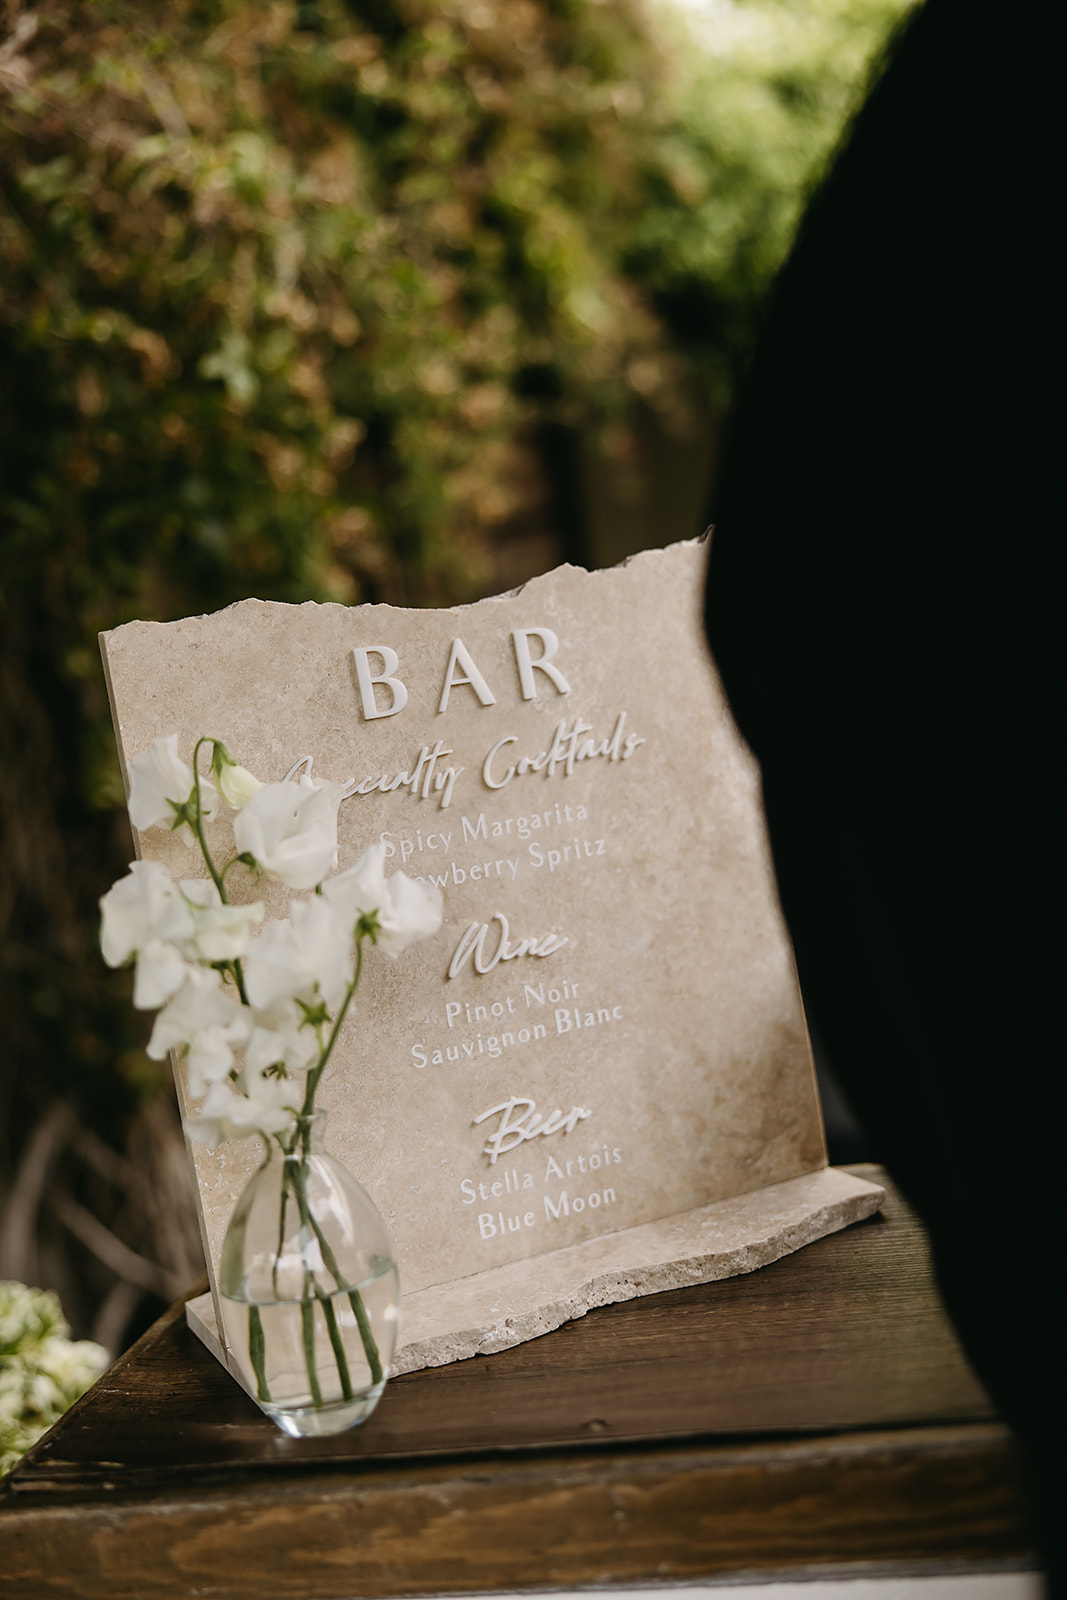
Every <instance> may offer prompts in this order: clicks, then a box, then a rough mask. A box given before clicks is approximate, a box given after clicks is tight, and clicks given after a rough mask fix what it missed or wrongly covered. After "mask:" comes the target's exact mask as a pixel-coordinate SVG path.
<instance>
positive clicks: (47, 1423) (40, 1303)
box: [0, 1283, 108, 1477]
mask: <svg viewBox="0 0 1067 1600" xmlns="http://www.w3.org/2000/svg"><path fill="white" fill-rule="evenodd" d="M69 1333H70V1329H69V1328H68V1327H67V1324H66V1322H65V1321H64V1320H63V1313H62V1311H61V1310H60V1308H59V1301H58V1300H57V1299H56V1297H55V1295H54V1294H48V1293H47V1292H46V1291H45V1290H43V1289H28V1288H27V1287H26V1285H25V1284H22V1283H0V1477H2V1476H3V1475H4V1473H5V1472H9V1471H10V1470H11V1468H12V1467H13V1466H14V1465H15V1462H16V1461H17V1460H18V1459H19V1457H20V1456H22V1455H24V1454H25V1453H26V1451H27V1450H28V1449H29V1448H30V1446H31V1445H32V1444H36V1442H37V1440H38V1439H39V1438H40V1437H41V1435H42V1434H43V1433H45V1432H46V1431H47V1429H49V1428H50V1427H51V1426H52V1424H53V1422H55V1421H56V1420H57V1418H59V1417H61V1416H62V1415H63V1413H64V1411H66V1409H67V1407H68V1406H70V1405H73V1403H74V1401H75V1400H77V1398H78V1396H79V1395H82V1394H84V1393H85V1391H86V1389H88V1387H89V1385H90V1384H91V1383H94V1382H95V1381H96V1379H97V1378H98V1377H99V1376H100V1374H101V1372H103V1370H104V1368H105V1367H106V1366H107V1364H108V1354H107V1351H106V1350H104V1349H102V1348H101V1346H100V1345H98V1344H93V1343H92V1342H91V1341H90V1340H88V1339H82V1340H78V1341H77V1342H76V1343H72V1342H71V1340H70V1339H69V1338H68V1334H69Z"/></svg>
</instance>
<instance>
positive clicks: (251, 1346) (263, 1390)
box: [248, 1306, 270, 1403]
mask: <svg viewBox="0 0 1067 1600" xmlns="http://www.w3.org/2000/svg"><path fill="white" fill-rule="evenodd" d="M248 1355H249V1359H250V1360H251V1362H252V1371H253V1372H254V1373H255V1375H256V1394H257V1396H258V1398H259V1399H260V1400H266V1401H267V1402H268V1403H269V1402H270V1388H269V1387H268V1384H267V1344H266V1340H265V1339H264V1337H263V1318H262V1317H261V1316H260V1314H259V1307H258V1306H249V1308H248Z"/></svg>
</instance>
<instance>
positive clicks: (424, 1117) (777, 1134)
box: [102, 542, 826, 1338]
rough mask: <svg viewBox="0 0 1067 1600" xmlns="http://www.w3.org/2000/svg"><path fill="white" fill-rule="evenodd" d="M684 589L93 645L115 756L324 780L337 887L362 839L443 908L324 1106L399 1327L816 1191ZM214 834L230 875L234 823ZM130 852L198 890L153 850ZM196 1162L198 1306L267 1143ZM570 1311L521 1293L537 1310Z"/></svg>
mask: <svg viewBox="0 0 1067 1600" xmlns="http://www.w3.org/2000/svg"><path fill="white" fill-rule="evenodd" d="M703 567H704V551H703V548H702V547H701V546H700V545H699V544H698V543H696V542H694V543H692V544H688V545H677V546H674V547H673V548H671V549H669V550H656V551H648V552H646V553H645V554H644V555H642V556H638V557H635V558H634V559H633V560H632V561H631V562H629V563H628V564H627V565H626V566H625V567H621V568H616V569H614V570H612V571H609V572H594V573H586V572H582V571H580V570H576V569H573V568H568V567H565V568H561V569H559V570H558V571H556V572H552V573H549V574H547V575H546V576H545V577H543V578H538V579H535V580H534V581H533V582H531V583H529V584H527V585H526V586H525V588H523V589H522V590H520V591H517V592H516V593H514V594H508V595H502V596H499V597H497V598H495V599H491V600H485V601H481V602H479V603H478V604H477V605H473V606H468V607H460V608H456V609H453V610H440V611H403V610H397V609H395V608H391V607H388V606H364V607H355V608H349V607H344V606H337V605H328V606H318V605H313V604H307V605H301V606H287V605H280V604H267V603H264V602H261V601H256V600H247V601H243V602H241V603H240V604H238V605H235V606H232V607H230V608H229V609H228V610H226V611H223V612H220V613H218V614H216V615H213V616H206V617H194V618H188V619H185V620H184V621H181V622H174V623H168V624H158V623H131V624H128V625H127V626H126V627H123V628H120V629H117V630H116V631H115V632H114V633H111V634H107V635H104V636H103V639H102V646H103V651H104V659H105V664H106V667H107V672H108V681H109V688H110V692H111V696H112V705H113V710H114V715H115V723H116V728H117V730H118V735H119V744H120V749H121V752H122V756H123V760H124V763H125V762H127V761H128V760H129V759H130V758H132V757H133V756H134V755H136V754H137V753H138V752H139V751H140V750H142V749H144V748H145V747H146V746H147V745H148V744H149V743H150V741H151V740H152V739H154V738H156V737H157V736H159V735H161V734H167V733H171V732H176V733H177V734H178V741H179V748H180V749H181V750H182V752H183V753H185V754H186V755H188V754H190V753H191V751H192V747H193V745H194V742H195V740H196V739H197V737H198V736H200V735H201V734H209V735H214V736H216V737H219V738H222V739H224V740H225V741H226V743H227V745H228V746H229V748H230V750H231V751H232V752H233V754H234V756H235V757H236V759H237V760H238V761H240V762H241V763H242V764H244V765H246V766H248V767H250V768H251V770H252V771H253V772H255V773H256V774H257V775H258V776H259V777H261V778H264V779H268V780H278V779H281V778H283V777H284V776H285V775H286V773H288V772H289V771H290V770H291V769H292V768H293V767H294V765H295V764H296V763H297V762H299V761H300V760H301V759H302V758H307V757H310V758H312V759H313V762H314V766H313V771H314V773H315V774H316V775H317V776H321V777H325V778H330V779H333V780H337V781H343V780H346V779H351V780H352V783H351V791H352V792H351V794H350V797H349V798H348V799H347V800H346V801H345V802H344V803H343V805H342V807H341V815H340V824H339V842H340V859H339V865H340V867H341V868H344V867H347V866H348V865H350V864H351V863H352V862H353V861H354V860H355V859H356V857H357V856H358V855H359V853H360V852H361V851H362V850H363V849H364V848H365V847H366V846H367V845H368V844H369V843H371V842H373V841H375V840H379V839H380V840H382V841H384V843H385V844H386V846H387V847H388V849H389V850H390V851H391V860H390V862H389V863H388V865H389V866H391V867H400V866H402V867H404V868H405V869H406V870H407V871H408V872H409V873H411V874H413V875H418V876H423V877H427V878H432V879H433V880H434V881H435V882H437V883H439V884H440V886H441V887H442V889H443V892H444V898H445V925H444V927H443V929H442V931H441V933H440V934H439V935H438V936H437V937H436V938H435V939H433V940H429V941H427V942H426V943H425V944H422V945H419V946H418V947H416V948H415V949H413V950H411V951H409V952H407V953H406V954H405V956H403V957H402V958H401V959H400V960H399V961H398V962H395V963H394V962H391V961H389V960H388V959H385V958H383V957H382V956H381V955H380V954H374V953H372V954H371V957H370V959H369V960H368V961H367V963H366V967H365V977H364V982H363V986H362V988H361V991H360V994H359V997H358V999H357V1002H356V1005H355V1006H354V1007H353V1012H352V1014H351V1016H350V1018H349V1020H348V1021H347V1023H346V1025H345V1028H344V1030H343V1032H342V1035H341V1038H340V1040H339V1045H338V1049H337V1050H336V1051H335V1053H334V1057H333V1059H332V1060H331V1064H330V1068H329V1072H328V1073H327V1075H326V1077H325V1078H324V1080H323V1083H322V1086H321V1089H320V1095H319V1101H320V1104H322V1105H325V1106H326V1107H327V1108H328V1109H329V1111H330V1123H329V1128H328V1130H327V1146H328V1148H330V1149H331V1150H332V1152H333V1153H334V1154H335V1155H337V1156H338V1157H339V1158H340V1159H341V1160H342V1161H344V1162H345V1164H346V1165H347V1166H348V1167H349V1168H350V1169H351V1171H353V1172H354V1173H355V1174H356V1175H357V1176H358V1177H359V1178H360V1180H361V1182H363V1184H364V1185H365V1187H366V1188H367V1189H368V1190H369V1192H370V1194H371V1196H372V1198H373V1199H374V1200H375V1202H376V1203H377V1205H378V1206H379V1209H380V1210H381V1212H382V1214H383V1216H384V1217H385V1219H386V1222H387V1224H388V1226H389V1229H390V1232H391V1234H392V1236H393V1239H394V1242H395V1245H396V1248H397V1253H398V1257H399V1262H400V1269H401V1276H402V1280H403V1282H404V1284H405V1286H406V1291H407V1294H408V1305H409V1310H410V1307H411V1304H412V1297H415V1298H417V1297H418V1296H419V1295H420V1294H422V1293H425V1292H426V1291H428V1290H430V1289H431V1288H432V1287H433V1286H435V1285H441V1286H449V1287H448V1288H447V1291H443V1292H445V1293H446V1298H447V1296H448V1295H451V1294H452V1293H453V1288H452V1287H451V1286H453V1285H455V1284H456V1283H457V1282H460V1283H464V1282H467V1283H469V1282H474V1281H478V1282H481V1281H483V1280H484V1279H485V1278H486V1276H487V1275H488V1274H491V1273H493V1272H495V1271H497V1270H502V1269H505V1268H507V1267H508V1266H509V1265H516V1264H519V1265H520V1266H521V1268H522V1270H521V1271H518V1272H516V1273H515V1274H514V1280H515V1282H520V1281H525V1275H526V1274H528V1273H529V1272H531V1271H533V1270H534V1269H533V1268H532V1267H531V1266H529V1263H531V1262H534V1261H538V1260H540V1259H541V1258H544V1259H545V1260H546V1261H548V1262H555V1263H557V1264H558V1263H559V1262H561V1261H562V1260H564V1259H569V1257H568V1256H567V1252H568V1251H569V1250H571V1249H572V1248H575V1247H579V1246H583V1245H584V1244H586V1243H588V1242H591V1241H596V1240H599V1239H602V1238H603V1237H605V1236H610V1237H611V1239H613V1240H615V1241H618V1240H619V1239H622V1238H625V1237H628V1232H629V1230H633V1229H641V1228H643V1227H644V1226H646V1225H647V1224H650V1223H653V1222H655V1221H657V1219H662V1218H677V1217H679V1216H681V1215H682V1214H684V1213H689V1212H694V1211H697V1210H699V1209H701V1208H704V1207H707V1206H709V1205H712V1204H714V1203H715V1202H719V1201H723V1200H726V1199H728V1198H730V1197H732V1196H737V1195H744V1194H751V1193H753V1192H755V1191H758V1190H761V1189H763V1188H764V1187H766V1186H768V1185H780V1184H782V1183H783V1182H785V1181H787V1180H789V1179H793V1178H797V1177H799V1176H801V1175H803V1174H805V1173H811V1172H813V1171H817V1170H818V1169H820V1168H822V1167H824V1166H825V1159H826V1158H825V1150H824V1145H823V1138H822V1127H821V1121H820V1116H819V1108H818V1103H817V1098H816V1093H815V1086H814V1079H813V1073H812V1068H811V1060H810V1052H809V1049H808V1043H807V1035H806V1031H805V1026H804V1018H803V1012H802V1008H801V1003H800V996H799V993H798V990H797V985H796V978H795V972H794V968H793V960H792V952H791V950H790V947H789V943H788V939H787V937H786V934H785V931H784V928H783V926H782V922H781V917H780V913H779V909H778V904H777V897H776V892H775V886H774V881H773V875H772V871H771V867H770V861H769V854H768V850H767V845H766V840H765V837H764V830H763V821H762V812H761V806H760V799H759V790H758V780H757V773H756V769H755V765H754V763H753V762H752V760H751V758H750V756H749V755H748V753H747V751H745V749H744V748H743V746H742V745H741V743H740V740H739V739H738V737H737V734H736V731H735V729H734V727H733V724H732V722H731V720H730V717H729V715H728V713H727V710H726V707H725V704H724V702H723V698H722V695H721V692H720V690H719V687H718V683H717V681H716V678H715V675H714V672H713V670H712V667H711V664H710V662H709V659H708V656H707V651H706V647H705V644H704V638H703V632H702V627H701V620H700V606H701V593H702V579H703ZM212 827H213V829H214V833H213V838H214V840H215V841H216V846H217V848H218V849H219V850H220V851H226V849H227V845H228V824H227V823H226V822H225V821H220V822H218V823H215V824H213V825H212ZM138 847H139V849H140V850H142V851H143V852H144V853H145V854H146V855H151V856H153V857H155V858H158V859H162V860H165V861H166V862H168V864H170V865H171V866H172V867H173V868H174V870H175V871H176V872H177V873H178V874H179V875H181V876H188V875H189V874H190V873H191V872H193V871H195V862H196V857H194V856H193V855H192V854H190V853H188V852H187V851H186V849H185V847H184V845H183V844H182V843H181V841H180V840H178V839H177V838H176V837H174V836H172V835H168V834H165V833H162V832H159V831H152V832H149V833H146V834H145V835H144V836H143V837H142V838H141V839H140V840H139V841H138ZM243 873H244V869H243V868H238V869H237V870H236V871H235V872H234V874H233V875H232V876H231V878H230V879H229V880H228V881H229V883H230V885H231V888H233V889H234V890H235V891H236V898H248V899H251V898H254V897H255V896H256V895H257V894H258V895H260V896H261V897H263V898H265V899H266V900H267V914H268V916H284V915H285V914H286V909H287V906H286V901H287V896H286V894H285V892H284V891H283V890H282V889H281V888H280V886H278V885H273V886H268V887H267V892H266V894H265V895H264V894H263V891H262V889H259V890H257V889H256V888H255V886H254V885H253V884H252V883H251V882H250V881H249V882H247V883H246V884H245V885H244V887H243V889H242V885H241V881H240V880H241V877H242V874H243ZM179 1093H180V1094H184V1086H183V1085H182V1083H181V1082H180V1081H179ZM193 1156H194V1163H195V1168H196V1176H197V1182H198V1188H199V1195H200V1202H201V1208H202V1216H203V1220H204V1231H205V1240H206V1245H207V1253H208V1259H209V1266H210V1272H211V1278H212V1284H213V1286H214V1282H215V1268H216V1264H217V1261H218V1256H219V1251H220V1248H221V1242H222V1238H223V1234H224V1232H225V1228H226V1224H227V1222H228V1219H229V1216H230V1213H231V1211H232V1208H233V1205H234V1203H235V1201H236V1198H237V1196H238V1194H239V1193H240V1190H241V1188H242V1187H243V1185H244V1183H245V1182H246V1181H247V1178H248V1177H249V1175H250V1174H251V1172H252V1171H253V1170H254V1166H255V1163H256V1160H257V1157H258V1152H257V1149H256V1147H255V1144H254V1141H247V1142H246V1143H244V1144H242V1145H225V1146H222V1147H221V1148H220V1149H218V1150H215V1151H211V1150H206V1149H203V1148H202V1147H198V1148H197V1149H195V1150H194V1152H193ZM605 1248H607V1249H609V1252H610V1251H611V1250H614V1249H616V1245H615V1244H612V1245H610V1246H606V1247H605ZM683 1254H684V1252H683ZM612 1259H614V1257H613V1258H612ZM686 1259H688V1257H686ZM536 1270H537V1272H538V1273H540V1272H541V1269H540V1267H538V1268H537V1269H536ZM545 1270H546V1271H548V1272H551V1271H552V1270H553V1269H552V1267H548V1268H546V1269H545ZM612 1270H614V1269H612ZM507 1281H509V1282H510V1281H511V1280H510V1279H509V1280H507ZM530 1281H533V1280H532V1279H531V1280H530ZM537 1281H538V1282H539V1283H540V1282H544V1281H545V1280H544V1277H543V1275H542V1276H541V1277H539V1278H538V1279H537ZM582 1281H583V1282H584V1281H585V1280H584V1279H583V1280H582ZM590 1281H592V1280H590ZM580 1292H584V1291H582V1290H581V1288H580V1285H571V1286H569V1287H567V1288H566V1290H565V1291H563V1290H561V1293H560V1295H556V1296H553V1295H550V1294H547V1293H546V1294H543V1293H542V1292H541V1290H538V1291H537V1293H536V1295H535V1299H536V1300H537V1308H536V1309H537V1310H538V1312H539V1310H540V1308H541V1307H542V1306H552V1305H555V1304H557V1303H560V1304H562V1303H564V1302H565V1301H567V1302H568V1303H569V1298H570V1297H572V1295H574V1294H579V1293H580ZM410 1314H411V1315H414V1312H413V1311H411V1312H410ZM531 1314H532V1312H531ZM566 1314H567V1315H570V1314H573V1313H570V1312H568V1313H566ZM524 1315H525V1313H524ZM501 1317H504V1318H505V1320H506V1314H505V1313H504V1312H503V1311H502V1312H501ZM534 1320H535V1321H536V1317H535V1318H534ZM477 1321H478V1319H477V1318H476V1319H475V1322H477ZM409 1322H410V1316H409ZM472 1326H473V1324H472ZM460 1331H461V1330H460ZM535 1331H536V1330H535ZM433 1337H434V1338H437V1337H438V1336H437V1334H434V1335H433Z"/></svg>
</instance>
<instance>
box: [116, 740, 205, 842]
mask: <svg viewBox="0 0 1067 1600" xmlns="http://www.w3.org/2000/svg"><path fill="white" fill-rule="evenodd" d="M192 793H193V769H192V767H190V766H188V765H187V764H186V762H184V761H183V760H182V759H181V757H180V756H179V754H178V735H177V734H176V733H168V734H164V735H163V737H162V738H159V739H153V741H152V743H151V744H150V745H149V746H148V749H147V750H142V751H141V753H140V755H139V756H134V758H133V760H132V761H131V762H130V802H129V811H130V821H131V822H132V823H133V825H134V827H135V828H136V829H137V830H138V831H139V832H142V833H143V832H144V830H145V829H146V828H169V829H171V830H172V831H174V832H176V833H178V834H179V835H180V837H181V838H182V839H183V840H184V841H185V843H186V844H189V845H192V844H195V843H196V836H195V834H194V833H193V830H192V829H191V828H190V827H189V825H188V823H182V825H181V826H180V827H178V828H175V822H176V820H177V816H176V811H175V807H177V806H183V805H186V804H187V803H188V801H189V800H190V798H191V796H192ZM200 805H201V808H202V810H203V814H204V816H205V818H207V819H209V820H210V818H211V817H213V816H214V815H215V813H216V811H217V810H218V808H219V797H218V795H217V794H216V793H215V789H214V786H213V785H212V784H211V783H209V782H208V780H207V779H206V778H201V779H200Z"/></svg>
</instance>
